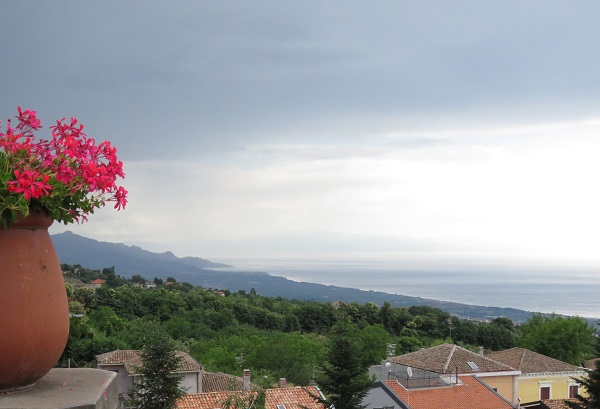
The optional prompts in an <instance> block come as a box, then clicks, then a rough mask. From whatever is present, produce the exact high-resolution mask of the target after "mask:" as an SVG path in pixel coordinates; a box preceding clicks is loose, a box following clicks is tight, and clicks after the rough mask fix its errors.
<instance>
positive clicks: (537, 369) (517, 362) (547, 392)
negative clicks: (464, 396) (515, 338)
mask: <svg viewBox="0 0 600 409" xmlns="http://www.w3.org/2000/svg"><path fill="white" fill-rule="evenodd" d="M486 357H487V358H490V359H492V360H494V361H497V362H500V363H503V364H505V365H508V366H510V367H512V368H514V369H516V370H519V371H521V375H519V377H518V383H519V387H518V395H519V399H520V402H521V408H527V407H528V405H532V406H533V405H537V404H538V402H539V401H540V400H547V399H570V398H574V397H575V395H577V394H578V393H580V391H579V385H578V384H577V382H576V381H574V380H573V378H579V377H582V376H584V375H585V374H586V372H585V370H584V369H583V368H580V367H577V366H575V365H571V364H568V363H566V362H562V361H559V360H557V359H554V358H550V357H548V356H545V355H542V354H538V353H537V352H533V351H530V350H528V349H524V348H511V349H507V350H504V351H498V352H492V353H490V354H487V355H486Z"/></svg>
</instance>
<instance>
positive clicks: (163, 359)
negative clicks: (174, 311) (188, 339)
mask: <svg viewBox="0 0 600 409" xmlns="http://www.w3.org/2000/svg"><path fill="white" fill-rule="evenodd" d="M140 356H141V359H142V365H141V366H139V367H137V368H136V373H137V374H139V376H137V377H136V379H135V381H134V383H133V386H132V387H131V389H130V391H129V392H130V394H131V396H132V398H131V399H130V401H129V402H128V403H129V405H130V406H132V407H134V408H139V409H142V408H143V409H172V408H175V406H176V403H177V400H178V399H179V398H181V397H182V396H184V395H185V390H183V389H182V388H181V387H180V386H179V381H180V380H181V379H182V375H176V374H175V371H176V370H177V369H178V368H179V365H180V363H181V359H182V358H181V357H180V356H179V355H178V354H177V352H176V351H175V348H174V345H173V342H172V341H171V339H170V338H168V337H167V336H166V335H165V334H164V333H163V332H157V333H155V334H153V335H152V336H151V337H150V338H149V339H148V340H147V343H146V345H145V346H144V349H143V350H142V351H141V352H140Z"/></svg>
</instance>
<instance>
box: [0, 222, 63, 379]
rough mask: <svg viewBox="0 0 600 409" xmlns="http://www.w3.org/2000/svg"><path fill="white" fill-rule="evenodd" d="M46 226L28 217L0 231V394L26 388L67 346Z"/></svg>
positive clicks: (60, 292)
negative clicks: (0, 392)
mask: <svg viewBox="0 0 600 409" xmlns="http://www.w3.org/2000/svg"><path fill="white" fill-rule="evenodd" d="M51 224H52V219H51V218H50V217H48V216H46V215H45V214H43V213H33V212H32V213H31V214H30V215H29V216H27V217H25V218H23V219H21V220H19V221H18V222H17V223H15V224H13V225H12V226H10V227H9V228H8V229H3V228H1V227H0V391H6V390H14V389H22V388H26V387H28V386H32V385H33V384H34V383H35V382H36V381H37V380H38V379H40V378H42V377H43V376H44V375H46V373H48V371H50V369H52V367H54V365H55V364H56V362H57V361H58V359H59V358H60V356H61V354H62V352H63V350H64V348H65V345H66V343H67V338H68V335H69V308H68V303H67V293H66V290H65V284H64V281H63V277H62V270H61V267H60V262H59V261H58V257H57V255H56V251H55V250H54V245H53V244H52V240H51V239H50V234H49V233H48V227H50V225H51Z"/></svg>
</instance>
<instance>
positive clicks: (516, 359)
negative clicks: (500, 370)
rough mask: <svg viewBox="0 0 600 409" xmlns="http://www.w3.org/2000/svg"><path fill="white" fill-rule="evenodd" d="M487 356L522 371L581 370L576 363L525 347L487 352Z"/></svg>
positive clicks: (527, 372)
mask: <svg viewBox="0 0 600 409" xmlns="http://www.w3.org/2000/svg"><path fill="white" fill-rule="evenodd" d="M486 357H488V358H490V359H493V360H494V361H498V362H502V363H504V364H506V365H509V366H512V367H513V368H515V369H518V370H520V371H521V372H522V373H525V374H531V373H540V372H574V371H577V370H579V368H578V367H577V366H575V365H571V364H568V363H566V362H563V361H559V360H558V359H554V358H550V357H549V356H546V355H542V354H538V353H537V352H533V351H530V350H528V349H525V348H510V349H505V350H504V351H497V352H492V353H490V354H487V355H486Z"/></svg>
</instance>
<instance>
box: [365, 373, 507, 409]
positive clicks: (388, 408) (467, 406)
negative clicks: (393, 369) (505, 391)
mask: <svg viewBox="0 0 600 409" xmlns="http://www.w3.org/2000/svg"><path fill="white" fill-rule="evenodd" d="M438 378H439V379H441V380H443V379H444V378H445V379H446V381H447V382H446V383H445V385H444V386H441V385H436V386H432V387H429V386H425V387H423V386H415V385H414V384H413V385H412V386H410V387H407V385H405V384H402V383H401V382H399V381H398V380H387V381H383V382H377V383H375V385H374V386H373V388H371V390H370V391H369V393H368V394H367V396H365V398H364V399H363V401H362V402H361V404H362V405H368V407H369V408H371V409H396V408H398V409H474V408H476V409H514V406H513V405H512V404H511V403H510V402H508V401H507V400H506V399H504V398H503V397H501V396H500V395H499V394H498V393H497V392H495V391H494V390H493V389H491V388H490V387H488V386H487V385H486V384H485V383H484V382H482V380H481V379H479V378H478V377H477V376H469V375H465V376H459V377H448V376H444V375H440V376H438ZM450 378H452V379H450Z"/></svg>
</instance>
